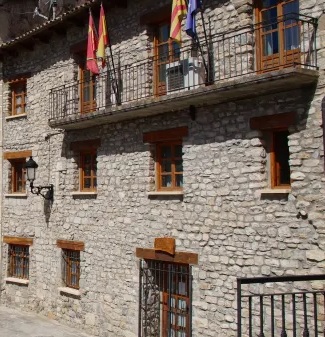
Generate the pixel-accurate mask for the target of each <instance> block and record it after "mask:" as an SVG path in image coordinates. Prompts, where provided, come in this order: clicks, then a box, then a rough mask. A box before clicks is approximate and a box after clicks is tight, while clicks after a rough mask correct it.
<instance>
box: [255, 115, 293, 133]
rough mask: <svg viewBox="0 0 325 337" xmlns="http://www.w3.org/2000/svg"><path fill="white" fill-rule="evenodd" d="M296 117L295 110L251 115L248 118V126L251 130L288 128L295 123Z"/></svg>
mask: <svg viewBox="0 0 325 337" xmlns="http://www.w3.org/2000/svg"><path fill="white" fill-rule="evenodd" d="M296 119H297V113H296V112H287V113H281V114H276V115H268V116H261V117H253V118H251V119H250V127H251V129H252V130H272V129H273V130H274V129H280V128H288V127H289V126H291V125H294V124H296Z"/></svg>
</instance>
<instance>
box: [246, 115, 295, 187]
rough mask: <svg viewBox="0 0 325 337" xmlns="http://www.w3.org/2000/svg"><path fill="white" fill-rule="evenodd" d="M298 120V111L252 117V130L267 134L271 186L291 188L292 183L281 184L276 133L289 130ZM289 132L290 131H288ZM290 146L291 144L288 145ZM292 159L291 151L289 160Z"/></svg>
mask: <svg viewBox="0 0 325 337" xmlns="http://www.w3.org/2000/svg"><path fill="white" fill-rule="evenodd" d="M296 121H297V113H296V112H288V113H281V114H276V115H268V116H261V117H253V118H251V119H250V127H251V129H252V130H260V131H262V132H264V135H266V137H265V140H266V143H267V150H268V151H269V171H270V174H269V178H270V187H271V188H272V189H286V188H290V184H282V185H281V184H280V185H279V183H278V181H279V167H278V165H277V160H276V153H275V149H274V146H275V145H274V134H275V133H277V132H280V131H288V129H289V127H290V126H292V125H295V124H296ZM288 134H289V133H288ZM288 148H289V146H288ZM289 160H290V153H289V158H288V162H289Z"/></svg>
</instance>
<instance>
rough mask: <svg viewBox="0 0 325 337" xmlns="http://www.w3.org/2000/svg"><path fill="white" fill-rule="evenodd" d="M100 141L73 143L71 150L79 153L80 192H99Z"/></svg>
mask: <svg viewBox="0 0 325 337" xmlns="http://www.w3.org/2000/svg"><path fill="white" fill-rule="evenodd" d="M99 146H100V139H93V140H87V141H81V142H73V143H71V149H72V150H73V151H75V152H77V153H78V155H79V158H78V164H79V190H80V191H82V192H94V191H96V190H97V149H98V147H99Z"/></svg>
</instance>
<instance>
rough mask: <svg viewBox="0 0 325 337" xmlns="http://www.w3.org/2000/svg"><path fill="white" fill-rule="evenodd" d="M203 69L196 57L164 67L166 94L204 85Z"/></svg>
mask: <svg viewBox="0 0 325 337" xmlns="http://www.w3.org/2000/svg"><path fill="white" fill-rule="evenodd" d="M204 77H205V72H204V67H203V64H202V62H201V61H199V60H198V58H197V57H189V58H188V59H184V60H179V61H176V62H172V63H168V64H167V65H166V84H167V94H170V93H173V92H177V91H184V90H190V89H194V88H195V87H196V86H198V85H200V84H202V83H204Z"/></svg>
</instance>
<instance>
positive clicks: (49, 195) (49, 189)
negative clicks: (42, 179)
mask: <svg viewBox="0 0 325 337" xmlns="http://www.w3.org/2000/svg"><path fill="white" fill-rule="evenodd" d="M43 190H45V191H46V192H42V191H43ZM30 191H31V193H33V194H36V195H40V196H42V197H43V198H44V199H46V200H53V194H54V189H53V184H50V185H48V186H34V184H33V182H32V181H31V182H30Z"/></svg>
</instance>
